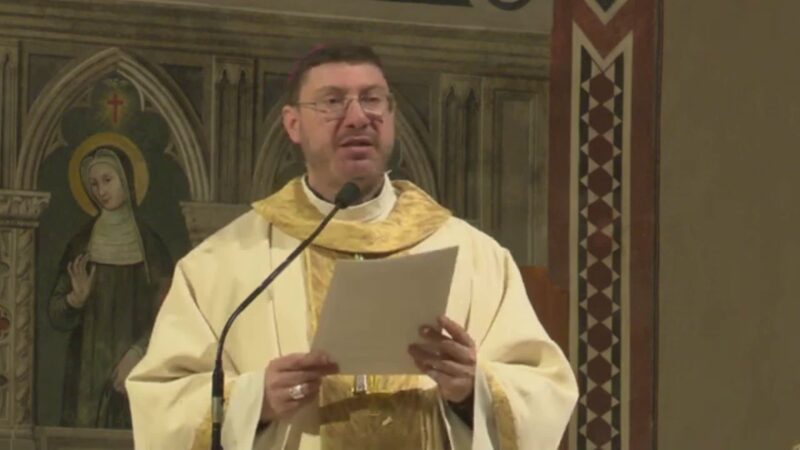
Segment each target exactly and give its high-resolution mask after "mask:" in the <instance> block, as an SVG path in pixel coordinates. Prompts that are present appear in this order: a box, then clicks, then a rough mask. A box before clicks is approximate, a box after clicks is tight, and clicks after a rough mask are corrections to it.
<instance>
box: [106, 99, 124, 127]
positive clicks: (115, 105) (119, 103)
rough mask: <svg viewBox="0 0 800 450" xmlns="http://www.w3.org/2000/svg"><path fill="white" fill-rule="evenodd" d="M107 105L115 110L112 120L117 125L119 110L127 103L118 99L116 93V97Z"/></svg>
mask: <svg viewBox="0 0 800 450" xmlns="http://www.w3.org/2000/svg"><path fill="white" fill-rule="evenodd" d="M107 104H108V105H110V106H111V107H112V108H113V112H112V120H113V121H114V123H117V121H118V120H119V108H120V107H121V106H122V105H124V104H125V102H124V101H122V99H121V98H119V97H117V93H116V92H114V95H113V96H112V97H111V100H109V101H108V102H107Z"/></svg>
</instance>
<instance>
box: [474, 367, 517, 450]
mask: <svg viewBox="0 0 800 450" xmlns="http://www.w3.org/2000/svg"><path fill="white" fill-rule="evenodd" d="M481 369H483V373H484V375H485V376H486V383H487V384H488V385H489V392H490V393H491V395H492V410H493V412H494V421H495V424H496V426H497V436H498V441H499V442H500V449H499V450H518V447H517V428H516V424H515V422H514V412H513V411H512V409H511V403H510V402H509V400H508V395H506V392H505V390H504V389H503V386H502V385H501V384H500V382H498V381H497V379H495V377H494V375H492V374H491V372H489V370H488V369H487V367H486V366H485V365H482V366H481Z"/></svg>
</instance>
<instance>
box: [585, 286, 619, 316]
mask: <svg viewBox="0 0 800 450" xmlns="http://www.w3.org/2000/svg"><path fill="white" fill-rule="evenodd" d="M586 303H587V305H586V309H587V310H588V311H589V314H591V315H592V317H594V318H595V319H597V320H598V321H600V322H602V321H603V320H606V319H608V318H609V317H610V316H611V313H612V311H613V309H612V302H611V299H610V298H608V297H607V296H606V295H605V294H603V293H602V292H597V293H596V294H594V295H592V296H591V297H589V299H588V300H587V301H586Z"/></svg>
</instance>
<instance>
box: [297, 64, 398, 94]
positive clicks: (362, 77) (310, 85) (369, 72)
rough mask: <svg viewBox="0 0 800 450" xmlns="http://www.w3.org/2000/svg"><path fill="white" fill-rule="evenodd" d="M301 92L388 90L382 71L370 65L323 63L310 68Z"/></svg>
mask: <svg viewBox="0 0 800 450" xmlns="http://www.w3.org/2000/svg"><path fill="white" fill-rule="evenodd" d="M303 81H304V82H303V85H302V90H303V91H306V90H308V91H310V92H317V91H320V90H326V89H338V90H357V91H361V90H364V89H371V88H376V87H384V88H388V83H387V82H386V78H385V77H384V75H383V71H382V70H381V69H380V68H379V67H378V66H376V65H374V64H371V63H345V62H336V63H325V64H320V65H319V66H316V67H313V68H311V69H310V70H309V71H308V72H307V73H306V76H305V80H303Z"/></svg>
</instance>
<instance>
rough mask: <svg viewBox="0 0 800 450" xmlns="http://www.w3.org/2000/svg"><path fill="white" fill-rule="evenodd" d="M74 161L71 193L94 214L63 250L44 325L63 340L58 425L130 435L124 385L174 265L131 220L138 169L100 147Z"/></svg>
mask: <svg viewBox="0 0 800 450" xmlns="http://www.w3.org/2000/svg"><path fill="white" fill-rule="evenodd" d="M128 142H129V141H128ZM84 147H85V146H84ZM79 150H80V149H79ZM77 153H78V152H77V151H76V156H77ZM80 153H83V154H85V156H83V157H81V158H80V159H79V160H77V161H76V163H75V164H74V166H75V167H74V168H75V169H78V170H76V171H77V172H79V174H80V177H79V183H78V182H77V181H76V182H74V183H72V184H73V193H74V194H75V195H76V199H78V200H79V203H81V199H83V203H82V206H84V209H87V207H93V208H92V211H96V212H97V214H96V216H95V218H94V219H93V220H92V221H91V222H90V223H88V224H87V225H86V226H85V227H84V228H83V229H82V230H80V231H79V232H78V233H77V234H76V235H75V236H74V237H73V238H72V239H71V240H70V242H69V244H68V245H67V248H66V251H65V253H64V255H63V257H62V259H61V263H60V266H59V267H60V269H59V270H60V272H59V276H58V279H57V281H56V285H55V288H54V289H53V292H52V295H51V296H50V300H49V316H50V321H51V323H52V324H53V326H54V327H55V328H57V329H59V330H64V331H69V332H70V333H69V342H68V345H67V358H66V363H65V369H64V398H63V405H62V414H61V424H62V425H64V426H75V427H93V428H129V427H130V415H129V408H128V402H127V397H126V394H125V385H124V381H125V377H127V375H128V373H129V372H130V371H131V369H132V368H133V366H134V365H136V363H137V362H138V361H139V360H140V359H141V357H142V356H143V355H144V351H145V350H146V348H147V344H148V341H149V337H150V330H151V327H152V324H153V321H154V319H155V315H156V313H157V311H158V307H159V306H160V301H161V298H162V296H163V293H165V292H166V288H167V287H168V284H169V279H170V277H171V275H172V269H173V263H172V260H171V258H170V256H169V253H168V251H167V249H166V247H165V246H164V244H163V243H162V241H161V239H160V238H159V237H158V236H157V235H156V233H155V232H154V231H153V230H152V229H150V228H149V227H148V226H147V225H145V224H144V223H143V222H142V221H141V220H140V219H139V218H138V217H137V214H136V206H137V200H138V201H141V198H142V197H143V193H144V192H145V191H146V187H142V186H141V185H140V186H136V184H137V183H140V184H141V183H144V184H146V183H147V174H146V165H145V164H144V161H143V160H139V161H138V164H137V165H134V164H132V163H131V159H130V158H129V155H130V154H131V151H130V150H128V151H123V150H121V148H117V147H114V146H110V145H107V144H106V145H102V146H100V147H99V148H98V147H93V148H88V150H87V149H86V148H84V151H82V152H80ZM139 155H140V154H139ZM78 161H79V162H78ZM75 179H77V177H75ZM76 184H78V185H79V187H78V188H76V186H75V185H76ZM137 194H138V196H137ZM87 199H88V202H87V201H86V200H87ZM89 202H90V203H89Z"/></svg>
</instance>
